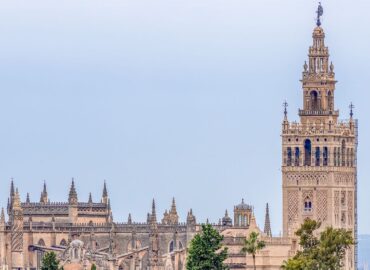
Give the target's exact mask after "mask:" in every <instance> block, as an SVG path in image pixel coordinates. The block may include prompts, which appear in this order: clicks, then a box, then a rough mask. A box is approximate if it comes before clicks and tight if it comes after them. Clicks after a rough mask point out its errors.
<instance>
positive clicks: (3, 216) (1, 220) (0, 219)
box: [0, 208, 5, 222]
mask: <svg viewBox="0 0 370 270" xmlns="http://www.w3.org/2000/svg"><path fill="white" fill-rule="evenodd" d="M0 222H5V213H4V208H1V216H0Z"/></svg>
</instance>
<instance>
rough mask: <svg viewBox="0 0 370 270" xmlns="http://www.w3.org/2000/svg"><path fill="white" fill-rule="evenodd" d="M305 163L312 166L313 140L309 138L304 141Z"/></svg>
mask: <svg viewBox="0 0 370 270" xmlns="http://www.w3.org/2000/svg"><path fill="white" fill-rule="evenodd" d="M304 165H305V166H311V141H310V140H309V139H307V140H305V142H304Z"/></svg>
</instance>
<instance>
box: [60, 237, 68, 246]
mask: <svg viewBox="0 0 370 270" xmlns="http://www.w3.org/2000/svg"><path fill="white" fill-rule="evenodd" d="M60 245H61V246H63V247H66V246H67V241H66V240H65V239H62V241H60Z"/></svg>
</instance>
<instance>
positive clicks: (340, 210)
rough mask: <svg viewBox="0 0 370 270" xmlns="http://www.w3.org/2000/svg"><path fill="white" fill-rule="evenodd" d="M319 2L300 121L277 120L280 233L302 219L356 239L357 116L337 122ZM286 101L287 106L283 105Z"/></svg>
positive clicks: (351, 263) (351, 264)
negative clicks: (279, 135) (279, 131)
mask: <svg viewBox="0 0 370 270" xmlns="http://www.w3.org/2000/svg"><path fill="white" fill-rule="evenodd" d="M322 13H323V11H322V7H321V5H320V6H319V9H318V11H317V14H318V17H317V25H316V27H315V29H314V30H313V34H312V37H313V44H312V46H310V48H309V53H308V63H307V62H306V63H305V64H304V66H303V73H302V80H301V82H302V94H303V100H302V101H303V108H302V109H300V110H299V117H300V121H299V122H298V123H297V122H289V121H288V117H287V112H286V107H285V112H284V120H283V124H282V180H283V183H282V184H283V185H282V188H283V234H284V236H294V232H295V231H296V230H297V228H299V226H300V224H302V223H303V221H304V220H305V219H306V218H310V219H315V220H318V221H320V222H322V226H321V228H322V229H323V228H325V227H327V226H333V227H334V228H345V229H348V230H352V231H353V234H354V237H355V238H357V212H356V210H357V164H356V161H357V121H356V120H355V119H353V113H352V109H353V106H352V105H351V106H350V115H349V116H350V117H349V120H347V121H339V110H336V108H335V85H336V82H337V81H336V80H335V73H334V65H333V64H332V63H330V62H329V50H328V47H326V46H325V33H324V30H323V28H322V27H321V22H320V16H321V15H322ZM285 106H286V105H285ZM356 253H357V252H356V248H353V249H351V250H350V251H349V252H347V254H346V261H345V265H346V266H345V269H355V266H356V257H357V256H356Z"/></svg>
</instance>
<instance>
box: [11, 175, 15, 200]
mask: <svg viewBox="0 0 370 270" xmlns="http://www.w3.org/2000/svg"><path fill="white" fill-rule="evenodd" d="M14 194H15V192H14V179H13V178H12V179H11V182H10V198H12V197H14Z"/></svg>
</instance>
